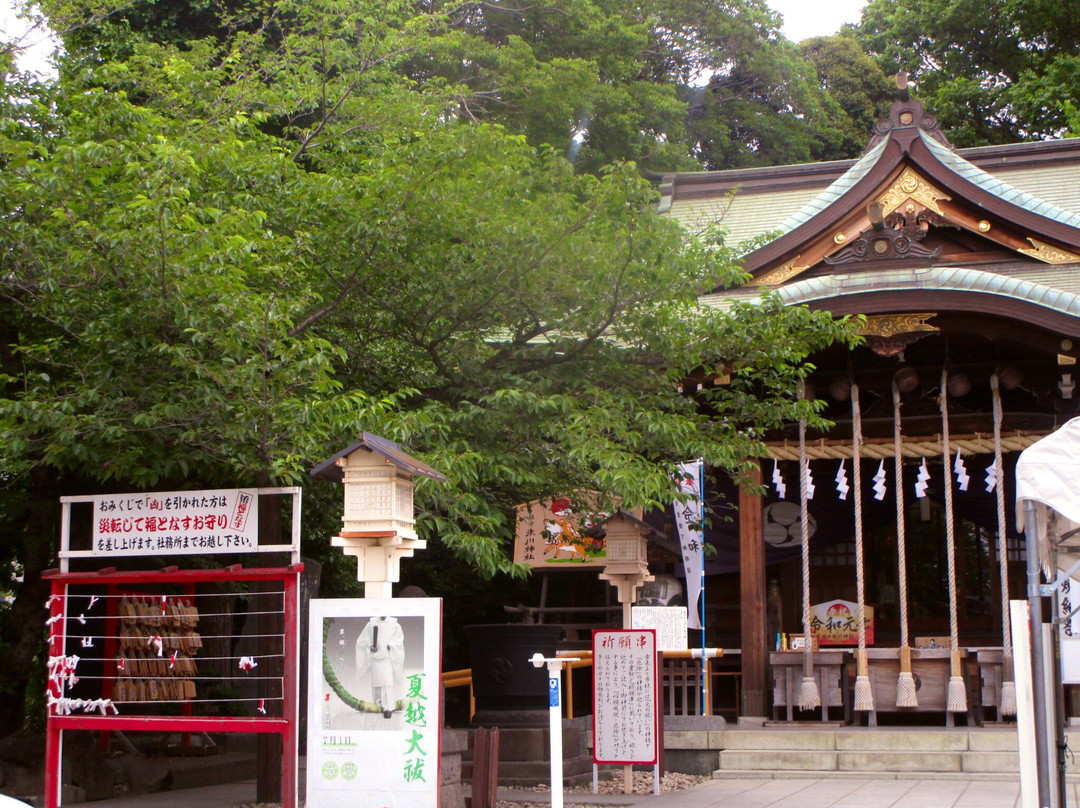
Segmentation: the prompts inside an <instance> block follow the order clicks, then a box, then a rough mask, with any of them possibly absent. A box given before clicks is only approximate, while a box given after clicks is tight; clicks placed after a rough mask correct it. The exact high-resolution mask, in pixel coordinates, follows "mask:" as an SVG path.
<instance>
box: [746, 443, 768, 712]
mask: <svg viewBox="0 0 1080 808" xmlns="http://www.w3.org/2000/svg"><path fill="white" fill-rule="evenodd" d="M751 480H752V482H753V484H754V485H758V486H759V485H761V463H760V462H756V463H755V469H754V471H753V476H752V478H751ZM739 588H740V597H739V606H740V609H741V616H742V640H741V642H740V645H741V646H742V688H743V692H742V714H743V715H745V716H751V717H764V716H765V702H766V699H765V696H766V681H765V671H766V662H767V660H768V656H767V653H768V638H767V637H766V633H765V622H766V613H765V537H764V534H763V532H762V522H761V495H760V494H756V493H753V492H751V491H749V490H748V489H747V487H746V486H742V487H740V489H739Z"/></svg>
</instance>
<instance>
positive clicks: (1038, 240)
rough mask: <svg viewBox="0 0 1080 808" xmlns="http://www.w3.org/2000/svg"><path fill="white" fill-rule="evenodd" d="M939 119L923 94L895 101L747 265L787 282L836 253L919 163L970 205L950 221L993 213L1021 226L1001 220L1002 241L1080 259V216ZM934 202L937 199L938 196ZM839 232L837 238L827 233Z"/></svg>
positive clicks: (946, 195)
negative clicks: (988, 162) (993, 166)
mask: <svg viewBox="0 0 1080 808" xmlns="http://www.w3.org/2000/svg"><path fill="white" fill-rule="evenodd" d="M936 126H937V124H936V121H935V120H934V119H933V117H932V116H930V115H927V114H925V113H924V112H923V111H922V105H921V104H920V103H919V102H917V101H900V102H897V103H896V104H894V105H893V109H892V110H891V111H890V117H889V119H888V120H887V121H885V122H882V124H879V127H878V134H879V137H877V138H875V140H874V141H873V142H872V143H871V145H870V147H869V148H868V149H867V151H866V152H865V153H864V154H863V156H862V157H861V158H860V159H859V160H857V161H856V162H855V163H853V164H852V165H851V166H850V167H848V168H847V169H846V170H845V171H844V172H843V174H841V175H840V176H839V178H837V179H836V180H835V181H834V182H833V183H832V184H831V185H829V186H828V187H827V188H826V189H825V190H824V191H822V192H821V193H819V194H818V195H817V196H816V197H815V198H814V199H813V200H811V201H810V202H809V203H807V204H806V205H804V206H803V207H802V208H801V209H800V210H798V211H797V212H795V213H794V214H793V215H790V216H789V217H788V218H787V219H786V220H785V221H784V222H782V223H781V224H780V225H779V231H780V235H779V236H778V237H777V238H775V239H774V240H773V241H771V242H769V243H768V244H766V245H764V246H763V247H761V248H759V249H757V250H755V251H753V252H751V253H749V254H748V255H747V257H746V259H745V262H744V267H745V269H746V270H747V272H749V273H750V274H751V275H752V276H754V279H755V280H757V281H759V282H761V283H765V284H767V285H776V284H780V283H784V282H786V281H789V280H790V279H791V278H793V277H794V276H796V275H798V274H800V273H801V272H804V271H805V270H807V269H809V268H810V267H812V266H814V265H816V264H818V263H820V262H821V260H822V259H823V258H825V257H828V256H830V255H834V254H835V253H837V251H839V250H840V249H841V245H843V244H844V242H845V240H848V241H849V240H850V238H851V237H852V235H858V234H859V233H860V231H861V233H864V234H866V233H869V223H870V222H869V219H868V218H867V216H866V215H865V214H864V213H863V211H866V210H867V208H868V205H870V204H871V203H873V202H875V201H877V200H878V199H879V198H880V197H881V195H882V193H883V190H884V189H885V188H886V187H887V186H888V184H889V183H894V182H896V181H897V179H898V178H901V177H902V175H903V172H905V171H914V172H915V176H917V177H918V178H919V179H922V180H925V181H926V182H927V183H928V184H929V185H930V186H931V187H932V189H933V190H934V191H940V193H939V194H938V198H939V199H944V200H955V203H956V204H954V205H953V208H954V209H955V208H956V207H957V205H960V206H963V207H964V209H965V210H966V211H967V213H966V215H964V216H960V217H959V219H957V220H953V221H949V222H948V224H949V225H950V226H952V227H957V228H959V229H968V230H971V231H972V232H975V230H974V227H973V224H974V223H975V222H976V220H978V219H979V218H980V217H982V216H984V215H986V214H987V213H989V214H992V215H993V216H994V217H997V220H998V221H1000V222H1001V223H1004V224H1005V225H1006V228H1005V229H1006V230H1009V229H1011V230H1012V231H1014V235H1013V236H1012V237H1011V238H1004V236H999V234H1001V233H1002V232H1003V231H1002V229H1001V228H1000V227H999V228H994V233H993V234H991V236H990V238H991V239H999V238H1000V239H1003V240H999V242H998V245H999V246H1001V245H1004V246H1003V249H1007V250H1012V251H1014V252H1016V253H1024V254H1026V255H1029V256H1032V257H1034V258H1037V259H1039V260H1044V261H1052V262H1060V261H1061V260H1074V259H1075V260H1077V261H1080V255H1077V254H1076V252H1074V251H1080V216H1078V215H1077V214H1075V213H1071V212H1069V211H1066V210H1064V209H1062V208H1060V207H1058V206H1056V205H1054V204H1052V203H1050V202H1046V201H1043V200H1040V199H1037V198H1035V197H1034V196H1032V195H1031V194H1028V193H1025V192H1024V191H1021V190H1019V189H1017V188H1015V187H1013V186H1012V185H1010V184H1009V183H1007V182H1005V181H1004V180H1002V179H1000V178H998V177H994V176H993V175H991V174H989V173H988V172H986V171H984V170H983V169H981V168H979V167H978V166H976V165H974V164H973V163H971V162H969V161H968V160H965V159H964V158H963V157H961V156H960V155H959V154H957V153H956V152H955V151H954V150H953V149H952V148H951V147H950V146H949V145H948V144H947V142H945V140H944V138H943V137H942V136H941V134H940V132H939V131H937V129H936ZM924 201H925V200H924ZM930 205H931V207H934V204H933V201H932V200H931V202H930ZM979 223H980V224H985V223H984V222H982V221H980V222H979ZM853 227H854V230H853V229H852V228H853ZM838 228H839V229H838ZM990 229H992V228H991V227H990V226H989V225H987V230H990ZM834 233H835V238H836V242H835V244H834V243H832V242H831V241H829V240H828V239H829V236H830V234H834ZM1025 239H1026V240H1025ZM1029 242H1030V244H1029ZM804 254H806V255H807V257H806V258H805V260H804V259H803V255H804ZM1048 256H1049V257H1048ZM751 283H753V281H751ZM713 291H714V292H717V291H720V290H719V289H714V290H713Z"/></svg>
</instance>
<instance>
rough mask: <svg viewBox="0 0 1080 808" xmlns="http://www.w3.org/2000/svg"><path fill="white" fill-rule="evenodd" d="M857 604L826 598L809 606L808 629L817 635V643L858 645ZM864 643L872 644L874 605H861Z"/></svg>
mask: <svg viewBox="0 0 1080 808" xmlns="http://www.w3.org/2000/svg"><path fill="white" fill-rule="evenodd" d="M858 613H859V605H858V604H857V603H852V602H851V601H849V600H827V601H824V602H823V603H815V604H813V605H812V606H811V607H810V630H811V631H813V632H814V633H815V634H817V636H818V645H820V646H826V645H858V644H859V625H858V619H857V615H858ZM863 620H864V622H865V624H866V644H867V645H873V644H874V607H873V606H863Z"/></svg>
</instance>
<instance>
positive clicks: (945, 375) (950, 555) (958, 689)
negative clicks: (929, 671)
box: [941, 368, 967, 713]
mask: <svg viewBox="0 0 1080 808" xmlns="http://www.w3.org/2000/svg"><path fill="white" fill-rule="evenodd" d="M948 385H949V370H948V368H942V369H941V456H942V459H943V461H944V468H943V469H942V473H943V476H944V484H945V550H946V561H947V564H948V574H949V647H950V650H951V651H952V675H951V676H950V677H949V688H948V693H947V696H948V698H947V701H948V704H947V709H948V710H949V712H953V713H964V712H967V692H966V689H965V687H964V679H963V675H962V671H961V669H960V623H959V618H958V616H957V611H956V531H955V528H954V526H953V496H952V468H951V463H950V454H951V450H950V448H949V387H948Z"/></svg>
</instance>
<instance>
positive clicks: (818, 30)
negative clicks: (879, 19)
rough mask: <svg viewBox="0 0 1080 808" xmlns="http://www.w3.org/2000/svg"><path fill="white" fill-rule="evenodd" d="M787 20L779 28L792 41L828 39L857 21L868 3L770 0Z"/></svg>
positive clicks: (841, 0) (850, 0)
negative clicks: (812, 38) (841, 27)
mask: <svg viewBox="0 0 1080 808" xmlns="http://www.w3.org/2000/svg"><path fill="white" fill-rule="evenodd" d="M767 2H768V4H769V8H771V9H772V10H773V11H777V12H779V13H780V15H781V16H782V17H783V18H784V25H783V27H782V28H781V29H780V30H781V31H782V32H783V34H784V36H786V37H787V38H788V39H790V40H791V41H792V42H801V41H802V40H804V39H809V38H810V37H812V36H829V35H831V34H835V33H836V32H837V31H839V30H840V26H841V25H843V24H844V23H846V22H858V21H859V17H860V15H861V14H862V10H863V8H864V7H865V6H866V2H867V0H767Z"/></svg>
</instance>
